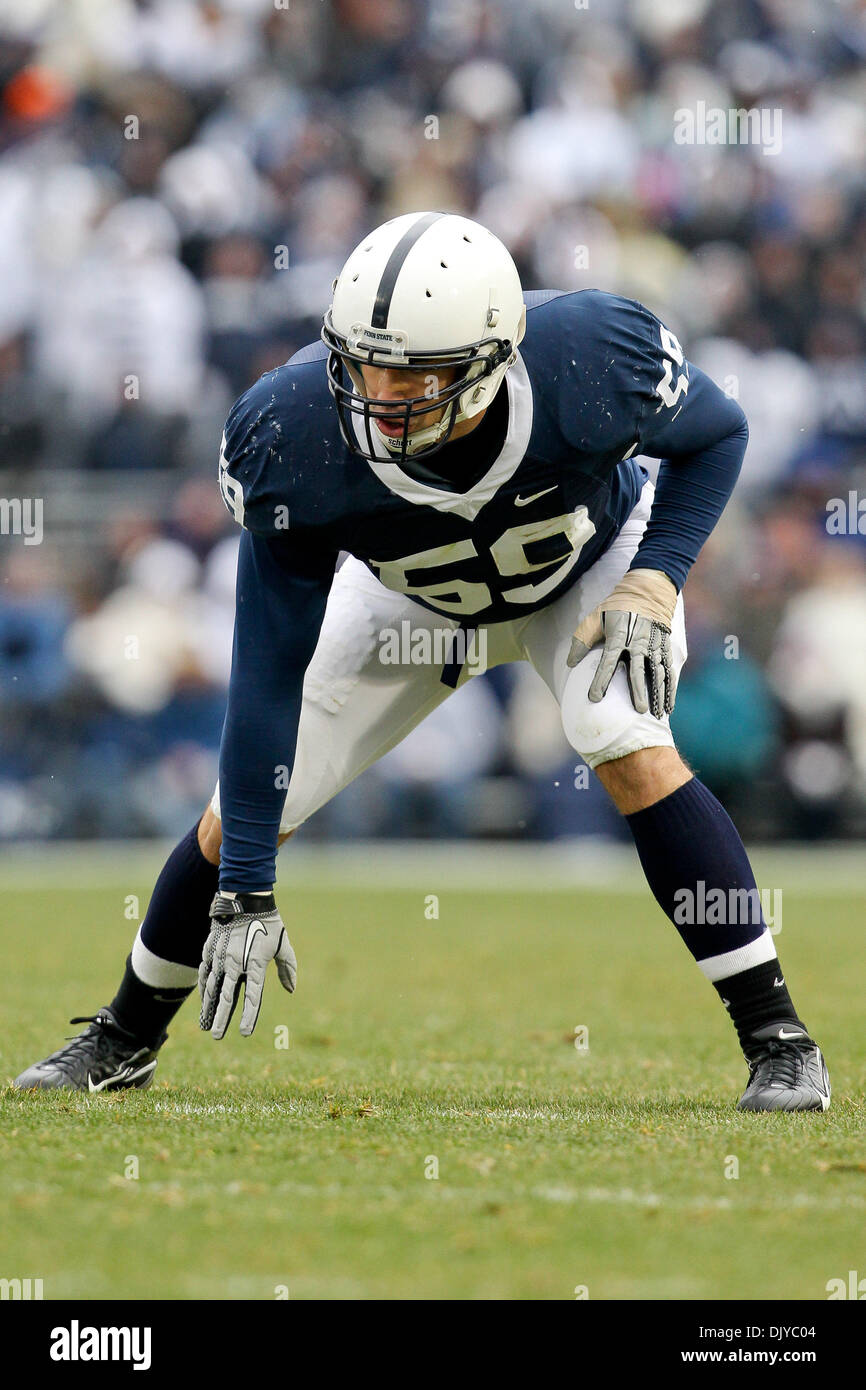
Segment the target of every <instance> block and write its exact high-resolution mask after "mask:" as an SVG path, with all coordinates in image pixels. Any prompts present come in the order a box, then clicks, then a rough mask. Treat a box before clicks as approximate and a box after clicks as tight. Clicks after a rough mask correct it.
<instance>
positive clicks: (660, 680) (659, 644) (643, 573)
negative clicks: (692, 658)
mask: <svg viewBox="0 0 866 1390" xmlns="http://www.w3.org/2000/svg"><path fill="white" fill-rule="evenodd" d="M676 602H677V590H676V586H675V585H674V584H673V583H672V582H671V580H670V579H668V577H667V575H666V574H663V573H662V571H661V570H643V569H634V570H629V571H628V573H627V574H626V575H624V577H623V578H622V579H621V580H620V582H619V583H618V584H617V586H616V588H615V589H614V591H613V593H612V594H611V595H610V597H609V598H606V599H605V601H604V603H600V604H599V606H598V608H596V609H595V610H594V611H593V612H592V613H590V614H589V615H588V617H586V618H584V619H583V621H582V622H580V623H578V625H577V628H576V629H575V633H574V636H573V637H572V639H571V651H570V652H569V654H568V665H569V666H577V665H578V664H579V662H581V661H583V659H584V657H586V656H588V655H589V653H590V652H591V651H592V649H593V647H595V646H597V645H598V643H599V642H604V651H603V652H602V654H601V660H600V661H599V663H598V670H597V671H596V673H595V676H594V678H593V681H592V685H591V686H590V687H589V698H590V700H592V702H593V703H594V704H597V703H598V701H599V700H601V699H602V697H603V696H604V695H605V694H606V693H607V688H608V686H609V685H610V683H611V681H612V680H613V675H614V672H615V671H616V668H617V666H618V665H619V663H620V662H621V661H622V662H624V664H625V667H626V670H627V673H628V686H629V693H630V695H631V702H632V704H633V705H634V707H635V709H636V710H637V712H638V714H647V713H649V712H650V711H651V712H652V714H653V715H654V716H655V718H656V719H661V717H662V715H664V714H670V712H671V710H672V709H673V707H674V695H675V684H676V683H675V680H674V674H673V659H672V654H671V623H672V621H673V615H674V609H675V607H676Z"/></svg>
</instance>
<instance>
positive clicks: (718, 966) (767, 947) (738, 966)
mask: <svg viewBox="0 0 866 1390" xmlns="http://www.w3.org/2000/svg"><path fill="white" fill-rule="evenodd" d="M775 957H776V943H775V941H774V940H773V933H772V932H771V931H770V929H769V927H768V928H767V929H766V930H765V931H763V932H762V933H761V935H760V936H758V937H756V938H755V940H754V941H750V942H748V944H747V945H745V946H738V947H737V949H736V950H735V951H725V952H724V953H723V954H722V955H720V956H707V958H706V960H699V961H698V965H699V967H700V969H701V971H702V972H703V974H704V975H706V977H707V979H708V980H710V981H711V983H713V984H716V983H718V981H719V980H727V979H728V977H729V976H731V975H739V974H740V973H741V972H742V971H743V970H751V969H752V967H753V966H755V965H763V964H764V962H765V961H768V960H774V959H775Z"/></svg>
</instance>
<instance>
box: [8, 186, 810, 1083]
mask: <svg viewBox="0 0 866 1390" xmlns="http://www.w3.org/2000/svg"><path fill="white" fill-rule="evenodd" d="M321 336H322V341H321V342H320V343H316V344H312V345H310V346H309V347H306V348H304V349H302V350H301V351H300V352H298V353H297V354H296V355H295V356H294V357H293V358H292V359H291V361H290V362H289V363H287V364H286V365H285V366H282V367H279V368H277V369H276V370H275V371H272V372H268V373H267V374H266V375H265V376H263V377H262V378H261V379H260V380H259V381H258V382H257V383H256V384H255V385H254V386H252V387H251V388H250V390H248V391H247V392H246V393H245V394H244V395H243V396H242V397H241V398H240V400H239V401H237V403H236V404H235V405H234V407H233V408H232V411H231V413H230V415H229V418H228V422H227V424H226V429H225V434H224V438H223V443H222V449H221V453H220V460H219V476H220V487H221V489H222V494H223V497H224V499H225V501H226V504H227V506H228V507H229V510H230V511H231V512H232V514H233V515H234V517H235V519H236V520H237V522H238V523H239V524H240V526H241V527H242V528H243V530H242V533H241V540H240V554H239V562H238V577H237V608H236V623H235V637H234V651H233V665H232V675H231V683H230V688H229V696H228V709H227V713H226V720H225V727H224V731H223V737H222V745H221V751H220V765H219V783H218V787H217V791H216V793H215V795H214V798H213V801H212V803H211V805H210V807H209V808H208V809H207V810H206V811H205V812H204V815H203V817H202V819H201V820H200V821H199V822H198V824H197V825H196V826H195V827H194V828H193V829H192V830H191V831H190V832H189V834H188V835H187V836H186V837H185V838H184V839H183V840H182V841H181V842H180V844H179V845H178V846H177V847H176V849H175V850H174V851H173V853H172V854H171V855H170V857H169V859H168V861H167V863H166V865H165V867H164V868H163V870H162V873H161V874H160V876H159V878H158V880H157V883H156V886H155V888H154V892H153V896H152V899H151V902H150V905H149V908H148V911H147V914H146V916H145V919H144V921H143V923H142V925H141V929H140V931H139V932H138V935H137V937H136V939H135V942H134V944H133V947H132V952H131V955H130V956H129V958H128V960H127V965H126V973H125V976H124V978H123V980H122V982H121V985H120V988H119V990H118V993H117V995H116V996H115V998H114V1000H113V1001H112V1003H111V1004H110V1005H109V1006H108V1007H107V1008H103V1009H100V1010H99V1012H98V1013H96V1014H95V1015H93V1016H90V1017H88V1018H85V1019H78V1020H73V1021H74V1022H87V1023H88V1024H89V1026H88V1027H87V1028H86V1029H85V1031H84V1032H83V1033H81V1034H80V1035H79V1036H78V1037H76V1038H74V1039H72V1040H71V1041H70V1042H69V1043H68V1044H67V1046H66V1047H64V1048H62V1049H61V1050H60V1051H59V1052H56V1053H54V1054H53V1056H51V1057H49V1058H48V1059H47V1060H45V1061H43V1062H40V1063H37V1064H36V1065H34V1066H32V1067H30V1068H29V1069H28V1070H27V1071H25V1072H24V1073H23V1074H22V1075H21V1076H19V1077H18V1079H17V1082H16V1085H18V1086H19V1087H24V1088H29V1087H41V1088H51V1087H71V1088H73V1089H81V1090H91V1091H102V1090H115V1089H118V1088H122V1087H143V1086H147V1085H149V1084H150V1082H151V1080H152V1078H153V1073H154V1070H155V1068H156V1065H157V1053H158V1050H159V1048H160V1047H161V1046H162V1044H163V1043H164V1041H165V1039H166V1027H167V1025H168V1023H169V1022H170V1020H171V1018H172V1016H173V1015H174V1014H175V1012H176V1011H177V1010H178V1008H179V1007H180V1005H181V1004H182V1002H183V1000H184V999H185V998H186V997H187V995H188V994H190V993H191V992H192V990H193V988H194V986H195V983H196V979H198V983H199V987H200V990H201V998H202V1003H201V1026H202V1028H203V1029H205V1030H209V1031H210V1032H211V1033H212V1035H213V1036H214V1037H215V1038H221V1037H222V1036H223V1035H224V1033H225V1031H226V1028H227V1027H228V1024H229V1020H230V1018H231V1016H232V1013H233V1011H234V1008H235V1005H236V1003H237V1002H238V999H239V995H240V991H241V986H242V985H243V986H244V1003H243V1009H242V1013H241V1019H240V1031H241V1033H242V1034H244V1035H245V1036H246V1035H249V1034H250V1033H251V1032H252V1031H253V1029H254V1027H255V1024H256V1019H257V1017H258V1013H259V1009H260V1005H261V997H262V988H263V983H264V977H265V972H266V968H267V965H268V962H269V961H271V960H273V961H274V962H275V964H276V967H277V972H278V975H279V979H280V981H281V983H282V984H283V986H284V987H285V988H286V989H287V990H290V991H291V990H293V989H294V987H295V978H296V962H295V956H294V952H293V950H292V947H291V945H290V943H289V940H288V937H287V934H286V930H285V927H284V925H283V922H282V920H281V917H280V914H279V911H278V909H277V907H276V904H275V901H274V896H273V886H274V880H275V876H276V872H275V856H276V850H277V845H278V843H280V842H282V840H283V839H285V838H286V837H287V836H289V835H291V834H292V833H293V831H294V830H295V829H296V828H297V827H298V826H299V825H301V824H302V823H303V822H304V821H305V820H306V819H307V818H308V817H309V816H311V815H312V814H313V813H314V812H315V811H316V810H317V809H318V807H320V806H322V805H324V803H325V802H326V801H328V800H329V799H330V798H331V797H332V796H334V795H335V794H336V793H337V792H338V791H340V789H341V788H342V787H345V786H346V784H347V783H348V782H350V781H351V780H352V778H354V777H356V776H357V775H358V774H359V773H360V772H362V771H363V770H364V769H365V768H366V767H369V766H370V764H371V763H373V762H374V761H375V760H376V759H377V758H379V757H381V756H382V754H383V753H385V752H387V750H388V749H389V748H392V747H393V746H394V745H395V744H396V743H397V742H399V740H400V739H402V738H403V737H404V736H405V735H406V734H407V733H408V732H409V731H410V730H411V729H412V728H414V727H415V726H416V725H417V724H418V723H419V722H420V721H421V720H422V719H423V718H424V716H425V715H426V714H428V713H429V712H430V711H431V710H433V709H434V708H435V707H436V706H437V705H438V704H439V703H440V701H442V700H445V699H447V697H448V695H449V694H450V692H451V691H452V690H453V689H454V688H455V687H457V686H459V685H461V684H462V683H463V682H464V681H466V680H470V679H472V678H473V677H474V675H475V674H476V673H477V671H478V670H479V666H480V663H479V662H477V661H471V662H470V661H467V660H466V653H467V651H470V650H472V651H474V650H475V647H473V643H477V641H478V633H479V630H480V629H483V635H484V638H485V642H486V660H487V664H488V665H489V666H494V665H497V664H499V663H502V662H510V661H528V662H530V663H531V664H532V666H534V668H535V670H536V671H537V672H538V674H539V675H540V677H541V678H542V680H543V681H544V682H545V683H546V684H547V686H548V687H549V689H550V690H551V692H552V693H553V695H554V697H555V698H556V700H557V701H558V703H559V706H560V709H561V713H562V724H563V728H564V730H565V734H566V736H567V738H568V740H569V742H570V743H571V745H572V747H573V748H574V749H575V750H576V752H577V753H578V754H580V756H581V757H582V758H583V759H584V760H585V761H586V762H587V763H588V764H589V766H590V767H592V768H593V769H594V770H595V772H596V774H597V776H598V777H599V779H600V781H601V782H602V784H603V786H604V787H605V788H606V790H607V791H608V793H609V794H610V796H611V797H612V799H613V801H614V802H615V804H616V806H617V808H618V809H619V811H620V812H621V813H622V814H623V816H624V817H625V818H626V821H627V823H628V826H629V829H630V830H631V832H632V835H633V836H634V841H635V845H636V847H637V852H638V856H639V858H640V862H641V864H642V866H643V869H644V872H645V874H646V878H647V881H648V884H649V887H650V890H651V891H652V893H653V894H654V896H655V898H656V900H657V901H658V903H659V904H660V905H661V907H662V908H663V910H664V911H665V912H666V913H667V915H668V916H669V917H670V918H671V920H672V921H673V922H674V924H675V925H676V927H677V930H678V931H679V932H680V935H681V936H682V939H683V941H684V943H685V945H686V947H687V949H688V950H689V951H690V952H691V954H692V955H693V956H694V958H695V960H696V961H697V963H698V968H699V970H700V971H701V973H702V974H703V975H704V976H705V977H706V979H708V980H709V981H710V982H711V983H712V985H713V986H714V988H715V990H716V992H717V993H718V995H719V997H720V998H721V1000H722V1003H723V1005H724V1007H725V1008H726V1009H727V1011H728V1013H729V1015H730V1017H731V1020H732V1023H733V1025H734V1027H735V1029H736V1032H737V1035H738V1038H739V1041H740V1044H741V1046H742V1048H743V1051H744V1053H745V1057H746V1060H747V1062H748V1066H749V1073H750V1075H749V1081H748V1085H747V1087H746V1090H745V1093H744V1095H743V1096H742V1098H741V1099H740V1102H739V1104H740V1107H741V1108H742V1109H746V1110H825V1109H826V1108H827V1106H828V1104H829V1100H830V1087H829V1081H828V1077H827V1069H826V1066H825V1063H824V1060H823V1058H822V1055H821V1052H820V1050H819V1049H818V1047H817V1045H816V1043H815V1042H814V1040H813V1039H812V1037H811V1036H810V1034H809V1032H808V1030H807V1028H806V1026H805V1025H804V1024H803V1022H802V1021H801V1019H800V1018H799V1016H798V1014H797V1012H796V1009H795V1007H794V1004H793V1002H792V999H791V995H790V993H789V991H788V987H787V985H786V983H785V979H784V976H783V974H782V971H781V967H780V965H779V961H778V959H777V955H776V947H775V943H774V938H773V936H772V934H771V932H770V931H769V929H768V927H767V925H766V922H765V920H764V918H763V916H762V914H761V911H760V900H759V897H758V893H757V889H756V885H755V879H754V875H753V873H752V870H751V867H750V865H749V861H748V858H747V856H746V852H745V849H744V847H743V844H742V841H741V840H740V837H739V835H738V834H737V831H736V829H735V828H734V825H733V824H732V822H731V820H730V818H729V817H728V815H727V813H726V812H725V810H724V809H723V807H722V806H721V805H720V804H719V802H718V801H717V800H716V798H715V797H714V796H713V795H712V793H711V792H710V791H708V790H707V788H706V787H705V786H703V785H702V783H701V782H700V781H699V780H698V778H697V777H695V776H693V774H692V772H691V771H690V769H689V768H688V767H687V766H686V765H685V764H684V762H683V761H682V759H681V758H680V756H679V755H678V753H677V751H676V748H675V746H674V740H673V737H672V735H671V729H670V719H669V716H670V713H671V709H672V707H673V703H674V697H675V692H676V685H677V679H678V676H679V674H680V671H681V669H682V666H683V663H684V661H685V659H686V638H685V625H684V617H683V602H682V598H681V590H682V587H683V584H684V583H685V580H686V576H687V575H688V573H689V569H690V567H691V566H692V565H693V564H694V561H695V559H696V558H697V555H698V552H699V551H700V549H701V546H702V545H703V543H704V541H705V540H706V538H707V536H708V535H709V534H710V532H711V531H712V529H713V527H714V526H715V524H716V522H717V521H718V519H719V516H720V515H721V513H722V510H723V508H724V506H725V504H726V502H727V500H728V497H729V496H730V494H731V491H732V489H733V487H734V484H735V482H736V479H737V475H738V473H739V470H740V466H741V464H742V460H743V455H744V452H745V448H746V441H747V437H748V429H747V425H746V420H745V417H744V415H743V412H742V410H741V409H740V407H739V406H738V405H737V404H736V402H735V401H733V400H731V399H729V398H728V397H727V396H726V395H724V394H723V392H722V391H720V390H719V389H718V388H717V387H716V386H715V385H714V384H713V382H712V381H710V380H709V379H708V378H707V377H706V376H705V375H704V373H703V372H701V371H700V370H699V369H698V368H697V367H695V366H692V365H690V364H689V363H688V362H687V361H686V360H685V358H684V356H683V352H682V349H681V347H680V344H679V343H678V341H677V339H676V338H675V336H674V335H673V333H671V332H670V331H669V330H668V329H667V328H666V327H665V326H664V325H663V324H662V323H660V322H659V320H658V319H657V318H655V317H654V315H653V314H652V313H650V312H649V311H648V310H647V309H645V308H644V307H643V306H642V305H641V304H638V303H635V302H633V301H631V300H627V299H622V298H619V297H618V296H616V295H612V294H605V293H602V292H600V291H597V290H584V291H580V292H575V293H569V292H556V291H534V292H531V293H528V294H523V293H522V291H521V286H520V281H519V278H518V274H517V270H516V268H515V266H514V263H513V261H512V259H511V257H510V255H509V254H508V252H507V250H506V249H505V247H504V246H503V245H502V244H501V242H499V241H498V240H497V238H496V237H494V236H493V235H492V234H491V233H490V232H489V231H487V230H486V229H485V228H484V227H481V226H479V225H478V224H477V223H475V222H472V221H470V220H468V219H467V218H464V217H460V216H456V215H452V214H448V213H441V212H425V213H411V214H407V215H406V216H402V217H397V218H394V219H393V220H392V221H389V222H387V223H385V224H384V226H381V227H379V228H377V229H376V230H375V231H373V232H371V233H370V235H369V236H367V237H365V238H364V240H363V241H362V242H361V243H360V245H359V246H357V247H356V249H355V250H354V251H353V252H352V254H351V255H350V256H349V258H348V260H347V261H346V264H345V266H344V267H343V270H342V272H341V274H340V275H339V277H338V279H337V280H336V281H335V284H334V290H333V302H332V304H331V305H330V307H329V308H328V311H327V313H326V314H325V319H324V327H323V330H322V335H321ZM641 455H644V456H649V457H652V458H657V459H660V460H661V463H660V466H659V470H658V478H657V483H656V485H655V487H653V485H652V483H651V482H650V481H649V477H648V474H647V471H646V470H645V469H644V467H643V466H642V465H641V463H640V462H639V456H641ZM341 552H348V557H349V558H348V559H346V561H345V563H344V564H342V566H341V567H339V569H338V568H337V560H338V556H339V555H340V553H341ZM403 623H408V624H409V630H410V631H411V632H412V633H413V634H414V633H425V632H426V633H427V634H428V635H429V636H430V637H431V638H432V637H433V636H434V635H435V634H436V633H437V632H438V634H439V635H440V636H441V634H442V631H443V629H444V630H446V631H447V634H448V638H449V643H450V645H449V648H448V654H447V656H446V659H445V660H444V661H443V662H439V663H433V662H432V661H428V662H426V663H412V662H409V661H407V662H405V663H402V664H401V663H400V662H394V661H393V659H389V660H388V661H383V659H382V655H383V653H382V636H383V633H385V632H386V631H388V632H393V631H394V630H396V631H398V632H399V631H401V630H402V628H401V624H403ZM440 647H441V643H440ZM429 650H431V651H435V650H436V644H435V643H433V642H432V641H431V643H430V645H429Z"/></svg>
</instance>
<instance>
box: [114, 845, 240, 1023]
mask: <svg viewBox="0 0 866 1390" xmlns="http://www.w3.org/2000/svg"><path fill="white" fill-rule="evenodd" d="M218 879H219V868H218V867H217V865H216V864H211V863H209V861H208V860H207V859H205V857H204V855H203V854H202V852H201V849H200V847H199V843H198V825H195V826H194V827H193V829H192V830H190V831H189V833H188V834H187V835H185V836H184V838H183V839H182V840H181V841H180V843H179V844H178V845H176V846H175V848H174V849H173V850H172V852H171V854H170V855H169V857H168V859H167V860H166V862H165V865H164V867H163V869H162V872H161V873H160V875H159V878H158V879H157V880H156V883H155V884H154V889H153V894H152V895H151V899H150V904H149V906H148V909H147V912H146V913H145V917H144V921H143V922H142V924H141V927H140V928H139V932H138V935H137V937H136V939H135V942H134V944H133V947H132V954H131V955H130V956H129V958H128V960H127V962H126V972H125V974H124V977H123V980H122V982H121V985H120V988H119V990H118V992H117V994H116V995H115V997H114V999H113V1000H112V1002H111V1004H110V1005H109V1007H110V1009H111V1012H112V1013H113V1014H114V1016H115V1018H116V1019H117V1021H118V1023H120V1024H121V1026H122V1027H124V1028H126V1029H127V1030H128V1031H129V1032H130V1033H133V1034H134V1035H135V1036H136V1037H139V1038H141V1039H142V1041H144V1042H149V1043H151V1044H153V1043H155V1042H156V1041H158V1040H161V1039H162V1037H163V1035H164V1033H165V1029H166V1027H167V1025H168V1023H169V1022H170V1021H171V1019H172V1018H173V1017H174V1015H175V1014H176V1013H177V1011H178V1009H179V1008H180V1006H181V1004H182V1003H183V1001H184V999H186V998H187V996H188V995H189V994H191V993H192V990H193V989H194V988H195V984H196V979H197V976H198V966H199V962H200V961H201V953H202V947H203V945H204V943H205V940H206V939H207V934H208V931H209V930H210V919H209V917H208V910H209V908H210V905H211V902H212V901H213V898H214V894H215V893H216V891H217V881H218Z"/></svg>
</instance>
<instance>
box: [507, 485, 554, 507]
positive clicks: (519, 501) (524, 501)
mask: <svg viewBox="0 0 866 1390" xmlns="http://www.w3.org/2000/svg"><path fill="white" fill-rule="evenodd" d="M558 487H559V484H558V483H554V484H553V487H543V488H542V489H541V491H540V492H533V493H532V495H531V496H529V497H520V496H519V495H518V496H517V497H515V499H514V505H515V507H528V506H529V504H530V502H537V501H538V499H539V497H546V496H547V494H548V493H549V492H556V489H557V488H558Z"/></svg>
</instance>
